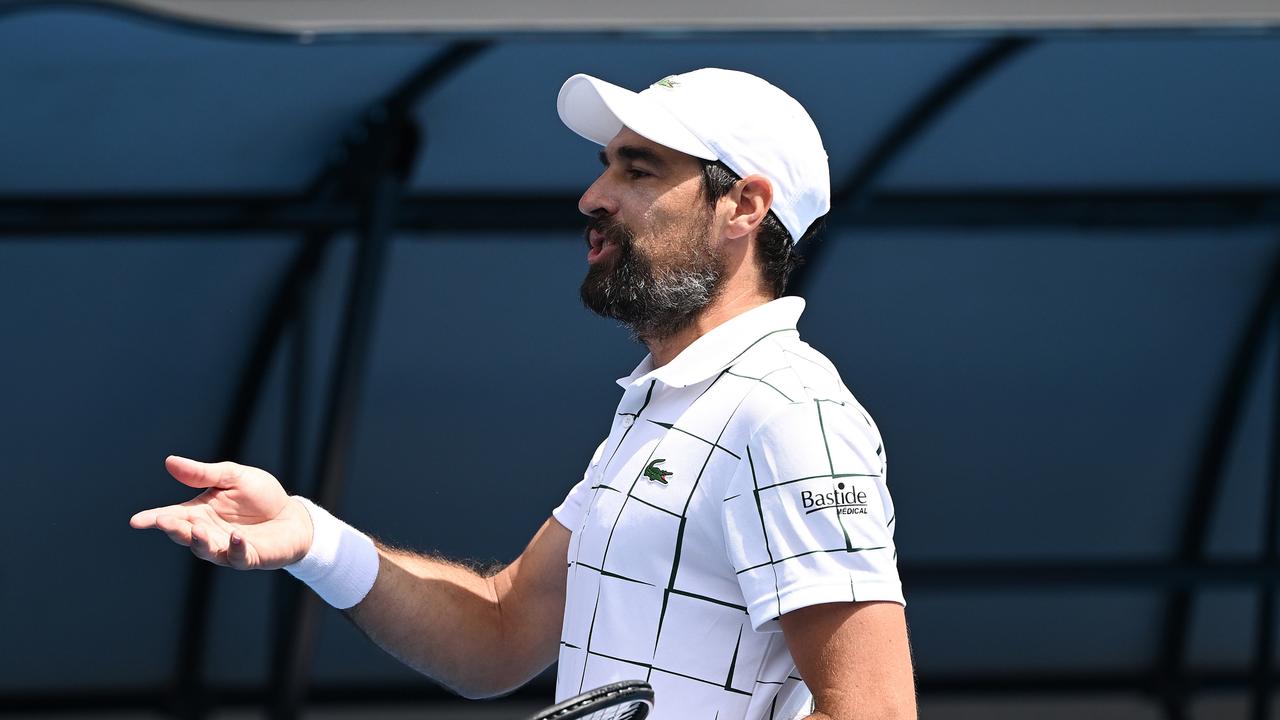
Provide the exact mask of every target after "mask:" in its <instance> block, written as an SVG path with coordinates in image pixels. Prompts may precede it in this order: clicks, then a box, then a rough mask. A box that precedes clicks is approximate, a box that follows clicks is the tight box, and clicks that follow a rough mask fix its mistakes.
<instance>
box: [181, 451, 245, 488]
mask: <svg viewBox="0 0 1280 720" xmlns="http://www.w3.org/2000/svg"><path fill="white" fill-rule="evenodd" d="M164 467H165V469H166V470H168V471H169V474H170V475H172V476H173V477H174V479H175V480H177V481H178V482H180V483H182V484H183V485H188V486H190V487H193V488H209V487H212V488H223V489H225V488H230V487H234V486H235V484H236V481H237V480H239V479H240V473H241V471H242V470H243V468H241V467H240V466H239V465H237V464H235V463H233V462H220V463H204V462H200V461H198V460H191V459H190V458H184V457H180V456H178V455H170V456H169V457H167V458H165V459H164Z"/></svg>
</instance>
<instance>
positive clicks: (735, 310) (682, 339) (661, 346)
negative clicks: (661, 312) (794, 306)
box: [644, 290, 773, 369]
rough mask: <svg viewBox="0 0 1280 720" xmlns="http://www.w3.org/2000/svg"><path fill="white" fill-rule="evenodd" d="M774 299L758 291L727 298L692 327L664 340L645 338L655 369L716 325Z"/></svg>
mask: <svg viewBox="0 0 1280 720" xmlns="http://www.w3.org/2000/svg"><path fill="white" fill-rule="evenodd" d="M771 300H773V298H771V297H769V296H768V295H765V294H763V293H760V292H759V291H755V290H752V291H747V292H739V293H737V294H734V295H725V296H722V297H720V298H718V299H717V300H716V301H715V302H713V303H711V304H710V305H708V306H707V307H706V308H705V309H704V310H703V311H702V312H701V313H699V314H698V317H697V318H696V319H695V320H694V321H693V323H692V324H690V325H689V326H688V327H686V328H685V329H683V330H681V331H680V332H677V333H675V334H673V335H671V336H669V337H664V338H657V339H652V338H645V340H644V344H645V345H647V346H648V347H649V354H650V355H651V356H653V367H654V368H655V369H657V368H660V367H662V366H663V365H666V364H667V363H669V362H671V361H672V360H674V359H675V358H676V356H677V355H679V354H680V353H681V352H684V349H685V348H687V347H689V346H690V345H692V344H693V341H695V340H697V339H698V338H700V337H702V336H703V335H706V334H707V333H709V332H711V331H712V330H713V329H715V328H716V327H717V326H719V325H721V324H723V323H725V322H727V321H729V320H731V319H733V318H735V317H737V316H738V315H741V314H742V313H744V312H746V311H748V310H751V309H753V308H758V307H760V306H761V305H764V304H765V303H767V302H769V301H771Z"/></svg>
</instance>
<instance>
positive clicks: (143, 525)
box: [129, 505, 186, 530]
mask: <svg viewBox="0 0 1280 720" xmlns="http://www.w3.org/2000/svg"><path fill="white" fill-rule="evenodd" d="M161 515H174V516H177V517H185V516H186V511H185V508H183V507H182V506H181V505H168V506H165V507H158V508H151V509H150V510H143V511H142V512H139V513H137V514H135V515H134V516H133V517H131V518H129V527H132V528H134V529H136V530H150V529H151V528H154V527H157V525H156V519H157V518H159V517H160V516H161Z"/></svg>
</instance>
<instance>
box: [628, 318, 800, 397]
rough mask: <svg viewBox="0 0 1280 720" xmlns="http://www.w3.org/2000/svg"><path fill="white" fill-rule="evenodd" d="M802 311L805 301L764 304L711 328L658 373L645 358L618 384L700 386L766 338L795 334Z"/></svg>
mask: <svg viewBox="0 0 1280 720" xmlns="http://www.w3.org/2000/svg"><path fill="white" fill-rule="evenodd" d="M803 312H804V298H799V297H782V298H778V299H777V300H773V301H771V302H767V303H765V304H764V305H761V306H759V307H755V308H752V309H750V310H748V311H746V312H744V313H742V314H741V315H736V316H734V317H732V318H730V319H729V320H726V321H725V322H723V323H721V324H719V325H717V326H716V327H714V328H712V329H711V331H710V332H708V333H707V334H705V335H703V336H702V337H700V338H698V339H697V340H694V341H693V343H691V344H690V345H689V347H687V348H685V349H684V350H683V351H681V352H680V354H679V355H677V356H676V357H675V359H673V360H672V361H671V362H669V363H667V364H666V365H663V366H662V367H660V368H658V369H657V370H654V369H653V355H646V356H645V357H644V360H641V361H640V364H639V365H637V366H636V369H635V370H633V371H631V374H630V375H628V376H627V377H624V378H618V384H619V385H621V386H622V387H623V388H628V387H633V386H637V385H642V384H644V383H647V382H648V381H649V380H658V381H660V382H661V383H662V384H664V385H667V386H669V387H675V388H682V387H688V386H690V385H694V384H697V383H700V382H702V381H703V380H706V379H707V378H709V377H711V376H712V375H715V374H716V373H718V372H720V371H721V370H723V369H725V368H727V367H729V365H731V364H733V362H734V361H735V360H737V359H738V358H739V357H740V356H741V355H742V354H743V353H744V352H746V351H747V349H748V348H750V347H751V346H753V345H755V344H756V343H757V342H759V341H760V340H762V339H764V338H765V337H766V336H768V335H772V334H774V333H778V332H786V331H791V332H795V329H796V321H797V320H799V319H800V314H801V313H803Z"/></svg>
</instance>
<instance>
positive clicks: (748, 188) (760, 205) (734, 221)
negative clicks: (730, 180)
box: [725, 175, 773, 239]
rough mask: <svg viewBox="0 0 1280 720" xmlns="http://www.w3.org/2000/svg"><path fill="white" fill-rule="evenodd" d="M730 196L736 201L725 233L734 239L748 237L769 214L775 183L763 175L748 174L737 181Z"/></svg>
mask: <svg viewBox="0 0 1280 720" xmlns="http://www.w3.org/2000/svg"><path fill="white" fill-rule="evenodd" d="M728 197H729V199H730V200H732V201H733V202H734V208H733V212H732V214H730V216H729V223H728V225H727V226H726V227H725V235H726V236H727V237H729V238H734V239H736V238H740V237H746V236H747V235H749V234H751V233H752V232H753V231H754V230H755V229H756V228H757V227H759V226H760V223H761V222H763V221H764V216H765V215H768V214H769V208H770V207H772V206H773V183H771V182H769V179H768V178H766V177H764V176H763V175H748V176H746V177H744V178H742V180H740V181H738V182H737V183H736V185H735V186H734V188H733V190H731V191H730V192H729V195H728Z"/></svg>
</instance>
